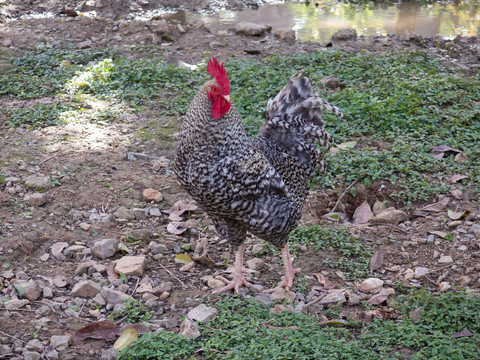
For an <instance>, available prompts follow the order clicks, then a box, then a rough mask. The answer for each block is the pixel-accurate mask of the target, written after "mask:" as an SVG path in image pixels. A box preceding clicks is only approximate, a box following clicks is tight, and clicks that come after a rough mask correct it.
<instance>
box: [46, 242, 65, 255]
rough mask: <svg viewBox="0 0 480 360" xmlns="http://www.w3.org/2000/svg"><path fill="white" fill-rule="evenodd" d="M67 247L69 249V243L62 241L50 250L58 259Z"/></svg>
mask: <svg viewBox="0 0 480 360" xmlns="http://www.w3.org/2000/svg"><path fill="white" fill-rule="evenodd" d="M67 247H68V243H67V242H65V241H62V242H56V243H55V244H53V245H52V247H51V248H50V249H51V251H52V255H53V256H54V257H57V256H58V255H60V254H61V252H62V251H63V249H65V248H67Z"/></svg>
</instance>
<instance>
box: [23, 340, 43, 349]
mask: <svg viewBox="0 0 480 360" xmlns="http://www.w3.org/2000/svg"><path fill="white" fill-rule="evenodd" d="M26 349H27V350H32V351H43V349H45V344H43V343H42V342H41V341H40V340H38V339H33V340H30V341H29V342H28V343H27V346H26Z"/></svg>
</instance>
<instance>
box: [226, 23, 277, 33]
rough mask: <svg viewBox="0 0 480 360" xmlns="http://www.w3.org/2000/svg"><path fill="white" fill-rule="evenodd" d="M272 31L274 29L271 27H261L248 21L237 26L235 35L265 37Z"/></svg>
mask: <svg viewBox="0 0 480 360" xmlns="http://www.w3.org/2000/svg"><path fill="white" fill-rule="evenodd" d="M271 30H272V27H271V26H270V25H266V24H265V25H259V24H255V23H251V22H246V21H242V22H240V23H238V24H237V25H236V26H235V33H237V34H239V35H247V36H263V35H265V33H267V32H270V31H271Z"/></svg>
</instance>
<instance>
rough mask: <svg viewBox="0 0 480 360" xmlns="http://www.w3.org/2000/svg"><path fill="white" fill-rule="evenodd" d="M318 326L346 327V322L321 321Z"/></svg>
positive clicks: (340, 320)
mask: <svg viewBox="0 0 480 360" xmlns="http://www.w3.org/2000/svg"><path fill="white" fill-rule="evenodd" d="M318 325H333V326H348V322H347V321H346V320H343V319H331V320H323V321H320V322H319V323H318Z"/></svg>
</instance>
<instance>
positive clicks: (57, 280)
mask: <svg viewBox="0 0 480 360" xmlns="http://www.w3.org/2000/svg"><path fill="white" fill-rule="evenodd" d="M52 282H53V284H54V285H55V286H56V287H59V288H63V287H65V286H67V284H68V282H67V278H66V277H65V276H63V275H56V276H54V277H53V279H52Z"/></svg>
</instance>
